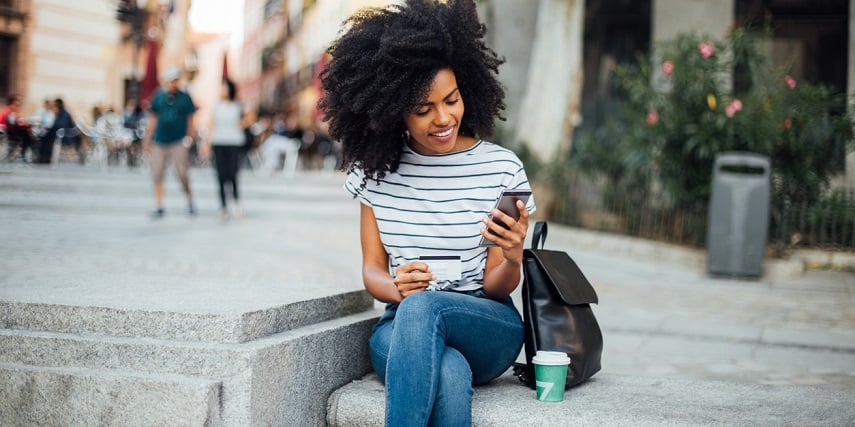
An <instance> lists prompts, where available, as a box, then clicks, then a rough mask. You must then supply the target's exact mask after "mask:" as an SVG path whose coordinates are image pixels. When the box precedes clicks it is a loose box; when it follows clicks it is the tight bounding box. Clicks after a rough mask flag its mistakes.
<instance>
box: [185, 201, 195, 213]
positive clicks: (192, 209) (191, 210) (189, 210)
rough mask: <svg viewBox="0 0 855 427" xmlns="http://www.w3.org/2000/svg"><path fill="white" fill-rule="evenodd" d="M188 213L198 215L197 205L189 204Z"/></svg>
mask: <svg viewBox="0 0 855 427" xmlns="http://www.w3.org/2000/svg"><path fill="white" fill-rule="evenodd" d="M187 215H190V216H196V207H195V206H193V204H192V203H190V204H189V205H187Z"/></svg>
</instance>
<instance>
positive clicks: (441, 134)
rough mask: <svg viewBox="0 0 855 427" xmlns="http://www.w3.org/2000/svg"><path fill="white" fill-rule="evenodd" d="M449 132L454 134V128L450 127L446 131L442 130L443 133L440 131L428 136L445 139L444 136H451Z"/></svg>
mask: <svg viewBox="0 0 855 427" xmlns="http://www.w3.org/2000/svg"><path fill="white" fill-rule="evenodd" d="M451 132H454V126H452V127H450V128H448V129H446V130H444V131H442V132H434V133H429V134H428V135H430V136H436V137H439V138H445V137H446V136H449V135H451Z"/></svg>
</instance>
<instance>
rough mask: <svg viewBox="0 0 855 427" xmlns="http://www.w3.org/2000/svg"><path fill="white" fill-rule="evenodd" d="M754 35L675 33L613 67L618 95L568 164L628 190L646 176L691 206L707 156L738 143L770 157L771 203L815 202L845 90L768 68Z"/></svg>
mask: <svg viewBox="0 0 855 427" xmlns="http://www.w3.org/2000/svg"><path fill="white" fill-rule="evenodd" d="M760 37H762V35H760ZM760 37H758V35H756V34H749V33H748V32H746V31H744V30H742V29H736V30H733V31H732V32H731V33H730V34H729V35H728V36H727V37H725V38H724V39H722V40H714V39H712V38H709V37H703V36H699V35H697V34H683V35H679V36H677V37H675V38H674V39H672V40H667V41H664V42H661V43H659V44H658V45H656V46H655V49H654V51H653V53H651V54H650V55H647V56H644V57H640V58H638V60H637V61H636V62H635V63H633V64H622V65H620V66H618V68H617V70H616V73H615V84H616V85H617V87H618V88H619V90H620V92H621V93H622V95H623V96H624V98H625V102H624V103H623V105H622V107H621V109H620V112H619V113H618V114H617V115H616V116H615V117H613V118H612V119H611V120H609V121H608V122H607V123H606V124H605V125H603V126H602V127H600V128H599V129H596V130H594V131H593V132H589V133H586V134H584V135H581V136H580V137H579V138H578V139H577V141H575V142H574V144H573V150H572V152H571V153H570V158H569V163H570V165H571V166H573V167H575V168H577V169H579V170H581V171H584V172H588V173H592V174H593V173H597V174H605V175H606V176H608V177H609V178H610V180H611V181H612V183H611V185H613V186H614V187H615V190H614V191H623V192H624V193H626V194H634V195H636V196H638V195H639V194H640V195H646V192H647V191H649V189H650V188H651V183H652V182H653V180H656V181H658V182H659V183H661V185H662V189H663V192H664V196H665V200H666V201H667V203H668V204H670V205H671V207H674V208H677V209H687V210H696V209H698V208H700V207H706V204H707V203H708V199H709V195H710V187H711V185H710V184H711V179H712V168H713V163H714V161H715V156H716V154H718V153H721V152H724V151H748V152H754V153H759V154H763V155H767V156H769V157H770V159H771V162H772V199H773V210H775V209H778V210H780V209H781V207H782V206H783V204H784V202H785V201H787V203H790V204H801V203H812V202H815V201H816V200H818V198H819V197H820V195H822V194H823V193H824V192H826V190H827V189H828V184H829V180H830V178H831V177H832V176H834V175H835V174H837V173H840V172H841V171H843V168H844V158H845V151H846V149H847V147H848V146H850V145H851V144H852V136H853V130H852V129H853V121H852V119H851V117H850V116H848V115H847V114H846V113H845V110H846V100H845V97H844V96H842V95H839V94H836V93H835V91H834V89H833V88H829V87H826V86H823V85H813V84H810V83H808V82H804V81H795V80H794V79H793V78H792V77H791V76H789V75H787V73H786V70H783V69H777V68H775V67H773V66H772V65H771V64H770V62H769V60H768V58H767V57H766V55H765V54H764V52H763V51H762V50H761V49H760V48H759V47H758V46H759V43H758V41H759V39H760ZM734 82H735V83H734Z"/></svg>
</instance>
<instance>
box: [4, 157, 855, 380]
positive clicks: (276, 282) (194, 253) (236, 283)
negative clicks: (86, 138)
mask: <svg viewBox="0 0 855 427" xmlns="http://www.w3.org/2000/svg"><path fill="white" fill-rule="evenodd" d="M241 179H242V182H241V188H242V190H243V195H242V198H243V205H244V209H245V211H246V217H245V218H244V219H242V220H234V221H229V222H226V223H222V222H220V221H219V220H218V217H217V211H218V202H217V199H216V191H215V180H214V173H213V171H212V170H211V169H207V168H194V169H193V170H192V181H193V188H194V190H195V193H196V200H197V205H198V207H199V210H200V213H199V215H198V216H197V217H195V218H189V217H188V216H187V215H186V214H185V213H184V208H185V206H184V201H183V197H182V196H181V194H180V191H179V189H178V185H177V183H176V180H175V179H174V177H171V176H170V177H168V178H167V206H166V207H167V215H166V217H165V218H164V219H162V220H158V221H153V220H151V219H149V218H148V217H147V216H146V213H147V212H148V211H150V210H151V209H152V207H153V206H152V197H151V186H150V183H149V181H148V178H147V175H146V171H145V170H127V169H123V168H113V169H95V168H88V169H87V168H81V167H79V166H77V165H70V164H69V165H64V164H61V165H59V166H58V167H55V168H50V169H49V168H34V167H28V166H20V165H0V240H1V241H3V242H4V244H3V245H2V247H0V271H2V272H3V274H2V277H0V300H3V301H23V302H42V303H57V304H71V305H100V306H111V307H130V308H139V309H147V310H174V311H184V312H233V311H239V310H252V309H259V308H263V307H268V306H270V305H272V304H276V303H282V302H283V301H285V302H287V301H288V300H293V299H297V298H311V297H317V296H323V295H328V294H330V293H339V292H345V291H351V290H356V289H361V284H360V278H359V270H360V268H359V262H360V255H359V242H358V229H357V227H358V209H357V206H356V203H357V202H355V201H354V200H352V199H351V198H350V197H349V196H348V195H347V194H346V193H345V192H344V191H343V190H342V189H341V184H342V181H343V176H342V175H341V174H339V173H334V172H300V173H298V174H297V176H296V177H294V178H285V177H283V176H266V175H265V176H261V175H254V174H252V173H251V172H249V171H245V172H242V175H241ZM576 233H577V231H576V230H574V229H571V228H568V227H561V226H558V225H557V224H550V234H549V241H548V242H547V246H548V247H550V248H552V249H561V250H566V251H568V252H569V253H570V254H571V255H572V256H573V257H574V259H575V260H576V261H577V263H578V264H579V265H580V266H581V268H582V269H583V271H584V272H585V273H586V275H587V276H588V277H589V278H590V279H591V281H592V282H593V283H594V285H595V287H596V289H597V291H598V293H599V296H600V304H599V305H597V306H595V308H594V310H595V313H596V315H597V317H598V319H599V321H600V324H601V326H602V328H603V331H604V337H605V350H604V353H603V369H604V371H609V372H615V373H622V374H634V375H645V376H658V377H674V378H696V379H697V378H702V379H723V380H735V381H743V382H754V383H768V384H827V383H842V384H847V385H851V386H853V387H855V308H853V302H855V275H853V274H851V273H844V272H834V271H810V272H808V273H806V274H800V275H795V276H791V277H783V278H775V279H768V278H764V279H762V280H759V281H749V280H732V279H723V278H711V277H709V276H708V275H707V274H706V273H705V271H704V270H703V267H702V266H699V265H697V264H696V263H686V262H682V261H680V260H679V259H668V258H667V257H666V258H660V257H659V255H658V252H656V251H653V250H650V251H648V252H647V253H645V252H644V251H642V252H641V253H635V254H633V255H632V256H629V255H626V254H622V253H620V252H615V251H612V250H610V249H609V248H607V247H605V246H602V247H598V246H597V245H596V244H594V245H590V244H586V245H580V244H578V241H577V238H576V236H577V234H576ZM608 238H609V239H612V241H614V239H622V238H621V237H619V236H608Z"/></svg>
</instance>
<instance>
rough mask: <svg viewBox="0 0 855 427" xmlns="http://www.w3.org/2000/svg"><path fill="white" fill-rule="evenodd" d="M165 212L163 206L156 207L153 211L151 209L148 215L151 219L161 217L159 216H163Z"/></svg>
mask: <svg viewBox="0 0 855 427" xmlns="http://www.w3.org/2000/svg"><path fill="white" fill-rule="evenodd" d="M165 214H166V211H164V210H163V208H157V209H155V210H154V211H152V212H151V213H150V214H149V216H150V217H151V219H161V218H163V215H165Z"/></svg>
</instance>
